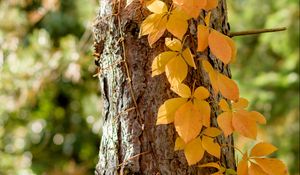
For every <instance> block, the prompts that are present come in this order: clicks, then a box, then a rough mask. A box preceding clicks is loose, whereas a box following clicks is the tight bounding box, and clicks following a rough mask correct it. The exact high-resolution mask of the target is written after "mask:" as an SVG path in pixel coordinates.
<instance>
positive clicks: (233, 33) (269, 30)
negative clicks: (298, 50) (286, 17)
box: [228, 27, 287, 38]
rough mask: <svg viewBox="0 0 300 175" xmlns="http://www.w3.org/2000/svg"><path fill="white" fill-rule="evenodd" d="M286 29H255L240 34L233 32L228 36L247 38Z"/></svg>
mask: <svg viewBox="0 0 300 175" xmlns="http://www.w3.org/2000/svg"><path fill="white" fill-rule="evenodd" d="M286 29H287V28H286V27H279V28H271V29H253V30H246V31H240V32H232V33H230V34H228V36H229V37H231V38H232V37H235V36H245V35H257V34H261V33H269V32H280V31H284V30H286Z"/></svg>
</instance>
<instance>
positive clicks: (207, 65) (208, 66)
mask: <svg viewBox="0 0 300 175" xmlns="http://www.w3.org/2000/svg"><path fill="white" fill-rule="evenodd" d="M202 66H203V68H204V70H205V71H206V72H207V73H211V72H214V68H213V67H212V66H211V64H210V63H209V62H208V61H207V60H202Z"/></svg>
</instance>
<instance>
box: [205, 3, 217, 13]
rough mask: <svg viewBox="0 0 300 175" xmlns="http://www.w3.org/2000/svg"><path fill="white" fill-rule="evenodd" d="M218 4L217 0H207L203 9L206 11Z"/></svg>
mask: <svg viewBox="0 0 300 175" xmlns="http://www.w3.org/2000/svg"><path fill="white" fill-rule="evenodd" d="M217 6H218V0H207V3H206V6H205V7H204V9H205V10H206V11H209V10H212V9H214V8H216V7H217Z"/></svg>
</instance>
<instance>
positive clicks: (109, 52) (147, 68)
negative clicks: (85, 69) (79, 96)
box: [94, 0, 235, 175]
mask: <svg viewBox="0 0 300 175" xmlns="http://www.w3.org/2000/svg"><path fill="white" fill-rule="evenodd" d="M165 2H169V3H170V2H171V1H170V0H165ZM226 13H227V12H226V1H225V0H219V5H218V8H217V9H215V10H213V12H212V18H211V23H212V27H213V28H214V29H216V30H219V31H222V32H223V33H225V34H226V33H228V32H229V27H228V26H229V25H228V23H227V14H226ZM148 14H149V12H148V11H147V10H145V9H144V8H143V7H142V6H141V5H140V3H139V0H136V1H134V2H133V3H132V4H130V5H129V6H128V7H126V8H125V2H124V1H121V3H120V4H118V3H117V2H116V1H114V0H100V10H99V12H98V16H97V20H96V23H95V25H94V36H95V48H96V52H97V54H96V56H97V60H96V62H97V64H99V66H100V73H99V79H100V86H101V92H102V98H103V114H102V117H103V120H104V123H103V131H102V139H101V146H100V151H99V162H98V164H97V167H96V171H95V173H96V174H97V175H104V174H105V175H110V174H149V175H152V174H162V175H169V174H170V175H173V174H174V175H177V174H178V175H185V174H204V175H206V174H209V173H211V170H210V169H200V168H198V167H196V166H188V164H187V162H186V160H185V157H184V154H183V152H182V151H174V142H175V138H176V131H175V129H174V126H173V124H170V125H159V126H156V125H155V123H156V115H157V111H158V108H159V106H160V105H161V104H163V102H164V101H165V100H167V99H169V98H172V97H175V96H176V95H175V94H174V93H173V92H171V91H170V87H169V83H168V81H167V79H166V77H165V75H164V74H163V75H160V76H157V77H154V78H152V77H151V64H152V60H153V59H154V57H155V56H157V55H158V54H159V53H160V52H162V51H165V50H166V48H165V46H164V39H161V40H160V41H158V42H157V43H156V44H154V47H153V48H150V47H149V45H148V42H147V39H146V37H142V38H140V39H139V38H138V33H139V26H140V24H141V22H142V21H143V20H144V19H145V17H146V16H147V15H148ZM201 15H202V16H204V15H205V12H201ZM198 23H203V21H202V20H201V19H199V20H191V21H190V27H189V30H188V32H189V37H188V43H189V44H190V45H193V43H196V40H195V38H196V28H197V24H198ZM123 44H124V45H123ZM191 48H192V52H193V53H194V54H195V55H196V56H197V57H196V58H200V57H206V58H207V59H208V60H209V61H210V62H211V64H212V65H213V66H214V67H215V68H216V69H218V70H219V71H220V72H222V73H224V74H225V75H228V76H230V71H229V68H228V67H227V66H224V64H222V63H221V62H220V61H218V60H217V59H216V58H215V57H214V56H212V55H211V54H210V53H209V51H206V52H204V53H201V54H200V53H197V54H196V47H195V46H194V47H191ZM197 64H198V67H199V66H200V62H199V61H197ZM194 80H197V81H196V85H197V86H199V85H203V86H205V87H207V88H208V89H209V90H210V91H211V93H213V92H212V91H213V90H212V88H211V85H210V82H209V78H208V75H207V74H206V73H205V72H204V70H203V69H202V68H201V66H200V67H199V68H198V69H197V70H192V69H190V70H189V75H188V78H187V80H186V81H185V83H186V84H189V85H192V84H193V82H194ZM219 98H220V95H216V96H215V97H210V99H209V102H210V104H211V107H212V118H213V119H212V126H217V122H216V115H217V111H218V106H217V102H218V100H219ZM218 142H219V143H221V144H230V145H233V140H232V137H229V138H227V139H225V138H224V137H223V136H220V137H218ZM213 160H215V158H213V157H212V156H209V155H208V154H205V157H204V158H203V160H202V161H201V162H210V161H213ZM221 161H222V162H223V164H224V165H226V167H228V168H234V169H235V160H234V150H233V149H232V147H223V148H222V157H221Z"/></svg>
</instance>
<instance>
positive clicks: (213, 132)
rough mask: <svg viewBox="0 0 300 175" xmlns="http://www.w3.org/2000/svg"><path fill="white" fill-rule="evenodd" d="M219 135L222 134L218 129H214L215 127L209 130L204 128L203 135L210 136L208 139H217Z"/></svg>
mask: <svg viewBox="0 0 300 175" xmlns="http://www.w3.org/2000/svg"><path fill="white" fill-rule="evenodd" d="M221 133H222V131H221V130H220V129H218V128H215V127H209V128H206V129H205V130H204V131H203V134H204V135H207V136H210V137H217V136H218V135H220V134H221Z"/></svg>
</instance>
